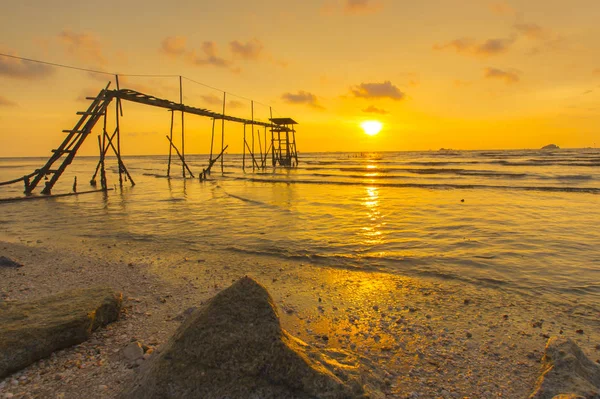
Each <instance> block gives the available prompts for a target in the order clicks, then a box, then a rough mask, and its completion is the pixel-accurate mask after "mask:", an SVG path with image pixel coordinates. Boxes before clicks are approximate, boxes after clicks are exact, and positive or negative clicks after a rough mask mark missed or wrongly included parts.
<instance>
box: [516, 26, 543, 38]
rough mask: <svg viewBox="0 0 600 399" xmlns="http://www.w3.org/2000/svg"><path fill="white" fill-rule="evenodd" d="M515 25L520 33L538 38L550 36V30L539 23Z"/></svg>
mask: <svg viewBox="0 0 600 399" xmlns="http://www.w3.org/2000/svg"><path fill="white" fill-rule="evenodd" d="M513 27H514V28H515V29H516V30H517V32H519V33H520V34H522V35H524V36H526V37H528V38H530V39H536V40H542V39H547V38H548V37H549V36H550V32H548V31H546V29H544V28H542V27H541V26H539V25H538V24H525V23H520V24H514V25H513Z"/></svg>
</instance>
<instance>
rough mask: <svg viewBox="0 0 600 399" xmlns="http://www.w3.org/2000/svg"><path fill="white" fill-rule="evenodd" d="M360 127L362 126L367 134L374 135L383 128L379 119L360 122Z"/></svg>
mask: <svg viewBox="0 0 600 399" xmlns="http://www.w3.org/2000/svg"><path fill="white" fill-rule="evenodd" d="M360 127H362V129H363V130H364V131H365V133H366V134H368V135H369V136H375V135H376V134H377V133H379V132H380V131H381V129H382V128H383V123H381V122H379V121H366V122H363V123H361V124H360Z"/></svg>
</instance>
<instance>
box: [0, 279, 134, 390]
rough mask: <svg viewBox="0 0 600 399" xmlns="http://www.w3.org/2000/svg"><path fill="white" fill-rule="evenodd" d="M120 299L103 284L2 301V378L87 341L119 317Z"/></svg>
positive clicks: (0, 369)
mask: <svg viewBox="0 0 600 399" xmlns="http://www.w3.org/2000/svg"><path fill="white" fill-rule="evenodd" d="M121 300H122V296H121V294H117V293H115V292H114V291H113V290H112V289H110V288H102V287H100V288H89V289H79V290H71V291H65V292H63V293H60V294H57V295H52V296H49V297H46V298H42V299H38V300H35V301H31V302H21V303H18V302H10V303H6V302H0V378H2V377H5V376H6V375H8V374H10V373H13V372H15V371H17V370H20V369H22V368H24V367H26V366H28V365H30V364H31V363H33V362H35V361H37V360H39V359H41V358H44V357H46V356H49V355H50V354H51V353H52V352H54V351H56V350H59V349H63V348H67V347H69V346H72V345H76V344H79V343H81V342H84V341H85V340H87V339H88V338H89V337H90V335H91V333H92V331H94V330H96V329H97V328H98V327H101V326H103V325H106V324H108V323H110V322H112V321H115V320H117V318H118V317H119V312H120V308H121Z"/></svg>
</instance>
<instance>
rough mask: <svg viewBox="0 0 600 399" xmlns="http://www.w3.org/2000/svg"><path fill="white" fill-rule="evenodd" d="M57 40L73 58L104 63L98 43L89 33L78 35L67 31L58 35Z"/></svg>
mask: <svg viewBox="0 0 600 399" xmlns="http://www.w3.org/2000/svg"><path fill="white" fill-rule="evenodd" d="M58 39H59V40H60V42H61V43H62V44H63V45H64V46H65V49H66V51H67V53H68V54H70V55H72V56H74V57H75V58H77V59H79V60H81V61H84V62H92V63H96V64H102V65H104V64H105V63H106V59H105V58H104V55H103V54H102V45H101V43H100V41H99V40H98V39H97V38H96V37H95V36H93V35H91V34H90V33H78V32H73V31H72V30H68V29H67V30H63V31H62V32H60V33H59V35H58Z"/></svg>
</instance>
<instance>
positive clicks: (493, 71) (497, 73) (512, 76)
mask: <svg viewBox="0 0 600 399" xmlns="http://www.w3.org/2000/svg"><path fill="white" fill-rule="evenodd" d="M484 77H485V78H486V79H498V80H503V81H504V82H505V83H506V84H513V83H517V82H519V81H520V80H521V79H520V77H519V75H518V74H517V73H516V72H511V71H503V70H501V69H498V68H492V67H488V68H486V69H485V71H484Z"/></svg>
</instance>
